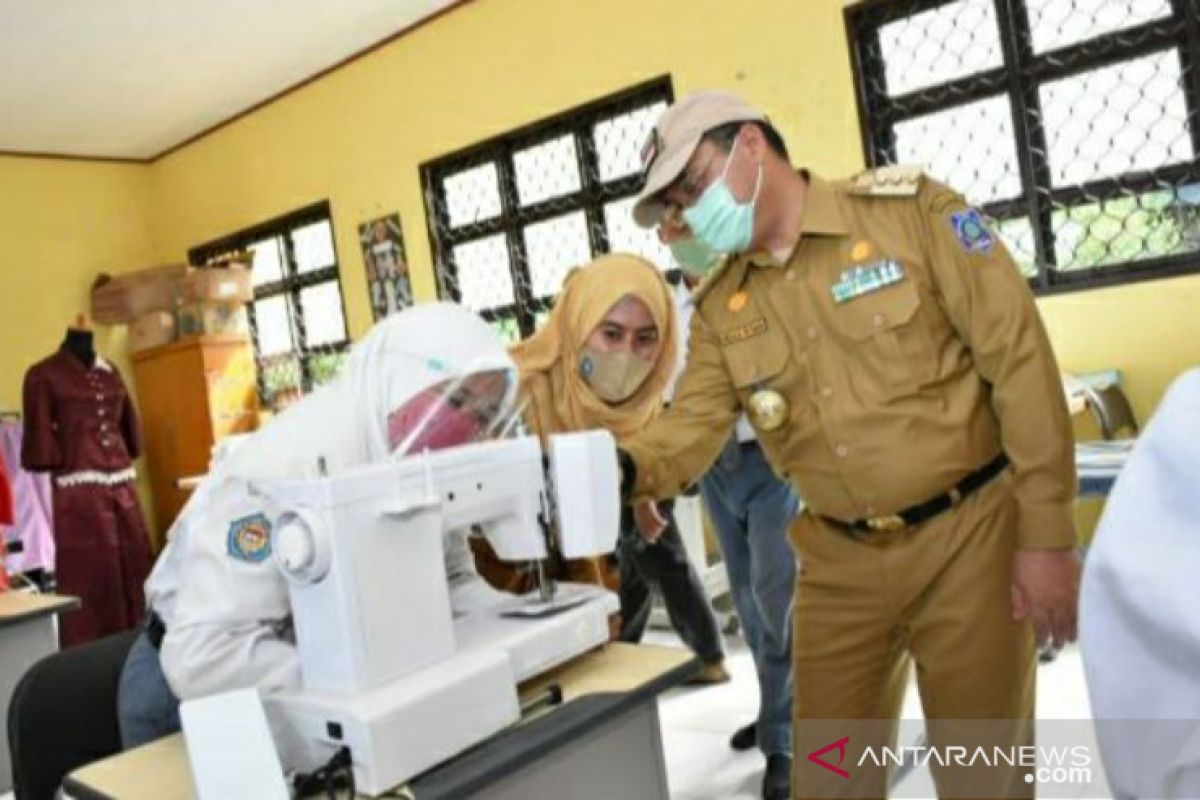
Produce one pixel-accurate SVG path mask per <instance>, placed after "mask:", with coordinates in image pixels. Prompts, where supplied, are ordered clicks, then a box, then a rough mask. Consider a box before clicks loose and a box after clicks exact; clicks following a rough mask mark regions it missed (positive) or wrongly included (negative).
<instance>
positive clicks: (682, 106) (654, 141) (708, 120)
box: [633, 92, 766, 228]
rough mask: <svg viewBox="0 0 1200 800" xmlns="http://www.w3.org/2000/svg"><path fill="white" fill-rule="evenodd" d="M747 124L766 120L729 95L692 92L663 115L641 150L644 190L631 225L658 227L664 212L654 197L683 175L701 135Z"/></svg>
mask: <svg viewBox="0 0 1200 800" xmlns="http://www.w3.org/2000/svg"><path fill="white" fill-rule="evenodd" d="M749 120H766V116H764V115H763V113H762V112H761V111H759V110H757V109H755V108H752V107H751V106H749V105H747V104H746V101H745V100H743V99H742V98H740V97H738V96H737V95H735V94H732V93H730V92H695V93H694V94H690V95H688V96H687V97H685V98H683V99H682V100H680V101H679V102H678V103H676V104H675V105H673V106H671V107H670V108H668V109H667V110H666V111H664V112H663V115H662V116H661V117H659V118H658V122H657V123H655V125H654V130H653V131H651V132H650V138H649V139H648V140H647V141H646V145H645V147H643V148H642V170H643V171H644V172H646V188H644V189H642V193H641V194H640V195H639V196H638V199H637V202H636V203H635V204H634V206H633V220H634V222H636V223H637V224H638V225H641V226H642V227H643V228H653V227H654V226H655V225H657V224H658V222H659V219H660V218H661V217H662V215H663V212H664V211H665V210H666V206H664V205H663V203H662V202H661V201H660V200H659V199H658V197H657V195H658V193H659V192H661V191H662V190H663V189H666V188H667V187H668V186H670V185H671V182H672V181H674V180H675V179H676V178H678V177H679V174H680V173H681V172H683V168H684V167H686V166H687V163H688V160H689V159H690V158H691V157H692V153H694V152H696V146H697V145H698V144H700V138H701V137H702V136H704V134H706V133H708V132H709V131H711V130H712V129H713V128H718V127H720V126H722V125H725V124H728V123H730V122H746V121H749Z"/></svg>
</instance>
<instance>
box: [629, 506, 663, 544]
mask: <svg viewBox="0 0 1200 800" xmlns="http://www.w3.org/2000/svg"><path fill="white" fill-rule="evenodd" d="M633 521H634V522H635V523H637V529H638V533H640V534H642V538H643V539H645V540H646V541H647V542H656V541H658V537H660V536H662V532H663V531H664V530H666V529H667V520H666V519H665V518H664V517H663V515H662V514H661V513H660V512H659V510H658V503H655V502H654V501H653V500H643V501H641V502H640V503H634V505H633Z"/></svg>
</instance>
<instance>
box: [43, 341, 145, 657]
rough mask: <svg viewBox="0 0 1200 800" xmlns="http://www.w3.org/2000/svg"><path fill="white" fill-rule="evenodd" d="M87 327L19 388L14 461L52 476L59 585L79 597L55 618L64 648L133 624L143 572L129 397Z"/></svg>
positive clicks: (137, 445) (136, 444)
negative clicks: (19, 438)
mask: <svg viewBox="0 0 1200 800" xmlns="http://www.w3.org/2000/svg"><path fill="white" fill-rule="evenodd" d="M84 333H85V332H82V331H74V330H72V331H69V332H68V336H67V340H66V341H65V342H64V343H63V346H62V347H61V348H60V349H59V351H58V352H57V353H55V354H54V355H52V356H50V357H49V358H47V359H45V360H43V361H40V362H38V363H37V364H35V365H34V366H33V367H31V368H30V370H29V372H28V373H26V375H25V388H24V406H25V408H24V420H25V435H24V440H23V443H22V452H21V463H22V465H23V466H24V467H25V468H26V469H28V470H31V471H41V472H49V473H51V475H52V476H53V483H54V540H55V548H56V550H57V558H56V565H55V571H56V574H57V578H58V591H60V592H61V593H63V594H68V595H74V596H76V597H79V598H80V600H82V608H81V609H80V610H79V611H77V612H75V613H72V614H66V615H64V616H63V617H61V629H60V639H61V642H62V646H63V647H69V646H71V645H75V644H82V643H84V642H87V641H91V640H92V639H97V638H100V637H103V636H107V635H109V634H112V633H118V632H120V631H124V630H128V629H129V628H132V627H134V626H135V625H137V624H138V623H139V622H140V621H141V620H142V617H143V616H144V613H145V601H144V597H143V590H142V584H143V583H145V580H146V576H147V575H148V573H149V571H150V543H149V539H148V537H147V534H146V522H145V520H144V518H143V517H142V509H141V506H140V505H139V504H138V496H137V487H136V483H135V476H134V472H133V467H132V464H133V459H134V458H136V457H137V456H138V454H139V453H140V452H141V440H140V436H139V434H138V430H137V418H136V416H135V412H134V408H133V403H132V400H131V398H130V397H129V392H128V391H127V390H126V388H125V384H124V382H123V381H122V380H121V375H120V373H118V372H117V370H116V369H115V368H114V367H112V366H111V365H110V364H108V363H106V362H104V361H103V360H101V359H98V358H96V357H95V354H94V352H93V351H92V350H91V337H90V333H88V334H86V340H84V338H83V334H84ZM89 355H90V356H91V358H90V360H89V358H88V356H89Z"/></svg>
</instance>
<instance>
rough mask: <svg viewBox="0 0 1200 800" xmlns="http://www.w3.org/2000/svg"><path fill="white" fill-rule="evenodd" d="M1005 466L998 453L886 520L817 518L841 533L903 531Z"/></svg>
mask: <svg viewBox="0 0 1200 800" xmlns="http://www.w3.org/2000/svg"><path fill="white" fill-rule="evenodd" d="M1007 467H1008V456H1006V455H1005V454H1004V453H1001V454H1000V455H998V456H996V457H995V458H993V459H992V460H991V461H989V462H988V463H986V464H984V465H983V466H982V467H980V468H979V469H977V470H975V471H974V472H972V473H971V474H970V475H968V476H967V477H965V478H963V479H962V480H961V481H959V482H958V483H956V484H955V485H954V488H952V489H951V490H950V491H948V492H945V493H943V494H940V495H938V496H937V497H935V498H933V499H932V500H927V501H925V502H924V503H921V504H919V505H915V506H911V507H909V508H906V509H904V510H903V511H901V512H899V513H897V514H889V515H888V516H886V517H870V518H868V519H856V520H855V521H853V522H846V521H844V520H840V519H834V518H833V517H826V516H823V515H822V517H821V518H822V519H823V520H825V521H826V522H829V523H831V524H833V525H835V526H837V527H839V528H842V529H843V530H848V531H854V532H861V533H880V532H884V531H902V530H904V529H905V528H911V527H913V526H914V525H920V524H921V523H922V522H925V521H927V520H930V519H932V518H934V517H936V516H937V515H938V514H941V513H942V512H943V511H949V510H950V509H951V508H954V506H956V505H958V504H959V503H961V502H962V501H963V500H965V499H966V498H968V497H970V496H971V495H973V494H975V492H977V491H979V490H980V489H982V488H983V487H984V486H986V485H987V484H988V483H989V482H991V480H992V479H993V478H995V477H996V476H997V475H999V474H1000V473H1001V472H1004V470H1005V469H1006V468H1007Z"/></svg>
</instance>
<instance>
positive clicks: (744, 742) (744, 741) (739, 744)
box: [729, 722, 758, 753]
mask: <svg viewBox="0 0 1200 800" xmlns="http://www.w3.org/2000/svg"><path fill="white" fill-rule="evenodd" d="M757 744H758V725H757V724H756V723H753V722H751V723H750V724H749V725H747V726H746V727H744V728H738V729H737V730H736V731H734V734H733V736H730V737H729V746H730V747H732V748H733V749H734V750H737V751H738V752H739V753H743V752H745V751H747V750H752V749H753V748H754V746H755V745H757Z"/></svg>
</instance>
